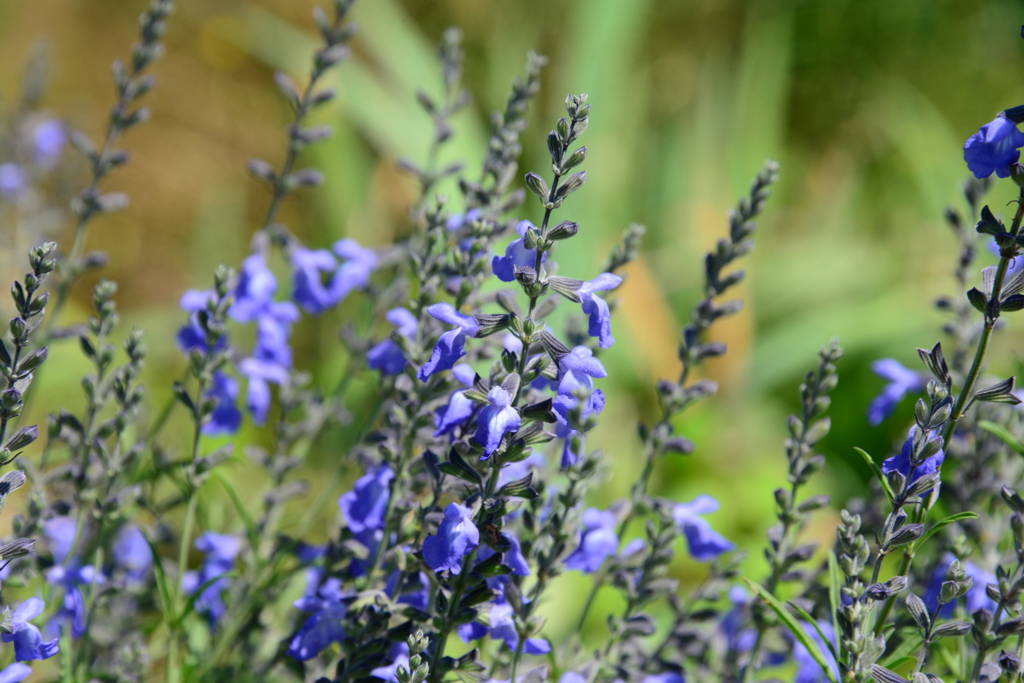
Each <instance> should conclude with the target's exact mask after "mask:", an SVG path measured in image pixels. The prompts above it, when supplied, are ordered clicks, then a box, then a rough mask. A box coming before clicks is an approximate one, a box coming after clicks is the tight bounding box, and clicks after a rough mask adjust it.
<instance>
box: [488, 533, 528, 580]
mask: <svg viewBox="0 0 1024 683" xmlns="http://www.w3.org/2000/svg"><path fill="white" fill-rule="evenodd" d="M501 537H502V538H504V539H505V540H506V541H507V542H508V543H509V544H510V545H511V546H512V547H511V548H509V549H508V550H506V551H505V553H504V554H503V555H502V558H501V563H502V564H503V565H505V566H506V567H508V568H509V569H511V570H512V573H513V574H515V575H516V576H529V575H530V563H529V562H527V561H526V556H524V555H523V548H522V546H521V545H519V539H518V538H516V537H515V535H514V534H511V533H508V532H505V531H503V532H501ZM494 554H495V551H494V550H492V549H491V548H490V546H486V545H485V546H482V547H481V548H480V551H479V552H478V553H477V558H478V559H479V560H480V561H481V562H482V561H484V560H488V559H490V558H491V557H493V556H494Z"/></svg>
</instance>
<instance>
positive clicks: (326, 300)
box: [291, 246, 338, 315]
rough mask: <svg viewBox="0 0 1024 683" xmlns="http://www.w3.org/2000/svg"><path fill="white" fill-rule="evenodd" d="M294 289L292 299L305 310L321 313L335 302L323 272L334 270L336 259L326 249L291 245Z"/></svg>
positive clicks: (336, 264) (315, 313) (336, 263)
mask: <svg viewBox="0 0 1024 683" xmlns="http://www.w3.org/2000/svg"><path fill="white" fill-rule="evenodd" d="M291 262H292V276H293V281H294V289H293V291H292V299H294V300H295V303H297V304H298V305H299V306H301V307H302V308H303V309H304V310H305V311H306V312H308V313H312V314H314V315H317V314H320V313H323V312H324V311H326V310H327V309H329V308H331V307H333V306H334V305H335V304H336V303H338V302H337V300H336V299H335V298H334V295H333V294H332V292H331V290H330V289H329V288H328V287H327V285H326V284H325V283H324V276H325V273H331V272H334V270H335V268H337V266H338V261H337V260H336V259H335V258H334V255H333V254H331V252H329V251H327V250H326V249H317V250H315V251H314V250H311V249H306V248H305V247H298V246H297V247H293V248H292V251H291Z"/></svg>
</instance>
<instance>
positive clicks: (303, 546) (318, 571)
mask: <svg viewBox="0 0 1024 683" xmlns="http://www.w3.org/2000/svg"><path fill="white" fill-rule="evenodd" d="M326 554H327V545H326V544H325V545H312V544H310V543H303V542H301V541H299V543H298V545H296V546H295V557H296V559H298V560H299V562H302V563H303V564H310V565H311V564H312V563H314V562H316V561H317V560H318V559H320V558H321V557H323V556H324V555H326ZM323 575H324V569H323V567H318V566H308V567H306V590H305V595H316V593H317V591H318V590H320V581H321V580H322V579H323Z"/></svg>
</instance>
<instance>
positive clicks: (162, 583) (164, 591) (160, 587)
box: [142, 531, 174, 623]
mask: <svg viewBox="0 0 1024 683" xmlns="http://www.w3.org/2000/svg"><path fill="white" fill-rule="evenodd" d="M142 537H143V538H145V539H146V545H148V546H149V552H151V553H153V567H154V569H155V571H154V572H153V575H154V576H155V577H156V588H157V591H158V592H159V593H160V602H162V603H163V613H164V614H165V615H166V617H167V622H168V623H174V602H173V601H172V600H171V591H170V588H169V587H168V585H167V572H166V571H164V561H163V559H162V558H161V557H160V553H158V552H157V551H156V546H155V545H153V541H151V540H150V538H149V534H147V533H146V532H145V531H143V532H142Z"/></svg>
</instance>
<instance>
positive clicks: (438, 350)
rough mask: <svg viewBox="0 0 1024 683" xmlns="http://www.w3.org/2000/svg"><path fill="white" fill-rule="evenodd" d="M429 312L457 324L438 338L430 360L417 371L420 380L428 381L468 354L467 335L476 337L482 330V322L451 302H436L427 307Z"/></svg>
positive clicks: (446, 321) (441, 319)
mask: <svg viewBox="0 0 1024 683" xmlns="http://www.w3.org/2000/svg"><path fill="white" fill-rule="evenodd" d="M427 313H429V314H430V315H432V316H434V317H435V318H437V319H438V320H440V321H441V322H443V323H447V324H449V325H455V326H456V327H455V329H454V330H448V331H447V332H445V333H444V334H442V335H441V338H440V339H438V340H437V345H436V346H434V352H433V353H432V354H431V356H430V360H428V361H427V362H426V363H424V365H423V367H421V368H420V371H419V372H418V373H417V375H416V376H417V377H419V378H420V381H423V382H425V381H427V378H428V377H430V376H431V375H433V374H434V373H435V372H440V371H442V370H448V369H450V368H451V367H452V366H454V365H455V363H457V362H458V360H459V359H460V358H462V357H463V356H465V355H466V337H467V335H468V336H470V337H475V336H476V334H477V332H479V331H480V324H479V323H478V322H477V321H476V318H475V317H474V316H472V315H463V314H461V313H459V312H458V311H456V310H455V307H454V306H452V305H451V304H434V305H433V306H431V307H429V308H428V309H427Z"/></svg>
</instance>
